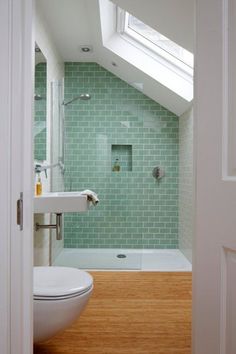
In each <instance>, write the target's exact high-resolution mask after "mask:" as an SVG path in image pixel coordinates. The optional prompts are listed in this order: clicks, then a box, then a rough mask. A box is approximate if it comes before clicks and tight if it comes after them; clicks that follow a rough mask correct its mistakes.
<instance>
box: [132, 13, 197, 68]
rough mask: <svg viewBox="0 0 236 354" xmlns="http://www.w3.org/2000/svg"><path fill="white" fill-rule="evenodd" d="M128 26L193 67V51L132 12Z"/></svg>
mask: <svg viewBox="0 0 236 354" xmlns="http://www.w3.org/2000/svg"><path fill="white" fill-rule="evenodd" d="M128 28H129V29H131V30H133V31H135V32H136V33H138V34H139V35H140V36H142V37H143V38H144V39H146V40H148V41H150V42H151V43H153V44H155V45H156V46H158V47H159V48H161V49H163V50H165V51H166V52H167V53H169V54H171V55H172V56H173V57H175V58H177V59H179V60H181V61H182V62H183V63H185V64H187V65H188V66H190V67H191V68H192V67H193V54H192V53H190V52H189V51H188V50H186V49H184V48H182V47H180V46H179V45H178V44H176V43H175V42H172V41H171V40H170V39H168V38H167V37H165V36H163V35H162V34H161V33H159V32H157V31H156V30H154V29H153V28H151V27H149V26H148V25H146V24H145V23H143V22H142V21H140V20H139V19H137V18H136V17H134V16H132V15H130V14H129V15H128Z"/></svg>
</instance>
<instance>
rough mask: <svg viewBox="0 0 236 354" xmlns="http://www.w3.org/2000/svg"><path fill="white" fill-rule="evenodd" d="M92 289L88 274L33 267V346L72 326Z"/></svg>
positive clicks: (56, 268)
mask: <svg viewBox="0 0 236 354" xmlns="http://www.w3.org/2000/svg"><path fill="white" fill-rule="evenodd" d="M92 290H93V278H92V277H91V275H90V274H88V273H86V272H84V271H82V270H79V269H76V268H69V267H34V343H37V342H41V341H45V340H47V339H49V338H51V337H52V336H54V335H55V334H57V333H58V332H60V331H62V330H64V329H66V328H67V327H68V326H70V324H72V323H73V322H74V321H75V320H76V319H77V318H78V317H79V315H80V314H81V312H82V311H83V309H84V308H85V306H86V304H87V302H88V300H89V298H90V295H91V293H92Z"/></svg>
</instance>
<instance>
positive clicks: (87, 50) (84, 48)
mask: <svg viewBox="0 0 236 354" xmlns="http://www.w3.org/2000/svg"><path fill="white" fill-rule="evenodd" d="M80 50H81V52H82V53H91V52H92V51H93V47H92V46H91V45H81V46H80Z"/></svg>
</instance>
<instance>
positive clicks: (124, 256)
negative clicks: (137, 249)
mask: <svg viewBox="0 0 236 354" xmlns="http://www.w3.org/2000/svg"><path fill="white" fill-rule="evenodd" d="M116 257H117V258H126V255H125V254H118V255H117V256H116Z"/></svg>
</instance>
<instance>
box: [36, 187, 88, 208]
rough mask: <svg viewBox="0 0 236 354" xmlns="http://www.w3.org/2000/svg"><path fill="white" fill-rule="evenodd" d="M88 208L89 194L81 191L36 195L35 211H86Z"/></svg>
mask: <svg viewBox="0 0 236 354" xmlns="http://www.w3.org/2000/svg"><path fill="white" fill-rule="evenodd" d="M88 208H89V202H88V200H87V196H86V195H82V194H81V193H80V192H55V193H44V194H42V195H40V196H35V197H34V212H35V213H73V212H84V211H87V210H88Z"/></svg>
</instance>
